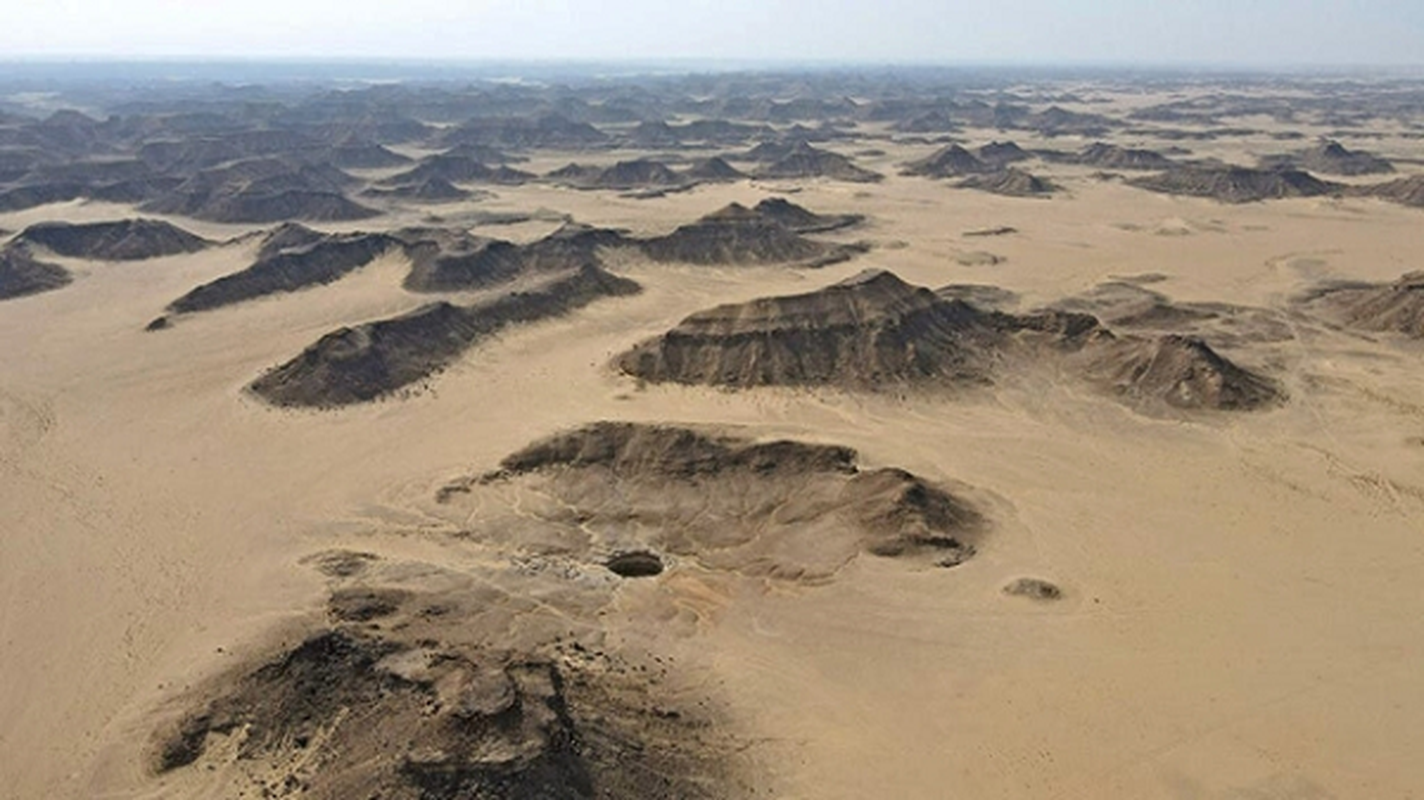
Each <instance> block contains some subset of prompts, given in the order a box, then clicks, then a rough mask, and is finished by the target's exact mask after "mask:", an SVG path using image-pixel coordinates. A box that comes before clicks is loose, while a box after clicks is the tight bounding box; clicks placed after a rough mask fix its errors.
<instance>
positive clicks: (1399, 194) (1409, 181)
mask: <svg viewBox="0 0 1424 800" xmlns="http://www.w3.org/2000/svg"><path fill="white" fill-rule="evenodd" d="M1355 193H1356V194H1363V195H1367V196H1370V197H1378V198H1380V199H1381V200H1388V201H1390V202H1391V203H1399V204H1400V205H1404V206H1412V207H1414V208H1424V175H1411V176H1409V177H1408V178H1400V179H1399V180H1396V181H1388V182H1386V183H1377V184H1375V185H1373V186H1365V187H1359V188H1357V189H1356V190H1355Z"/></svg>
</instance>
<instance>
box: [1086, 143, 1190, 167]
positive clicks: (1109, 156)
mask: <svg viewBox="0 0 1424 800" xmlns="http://www.w3.org/2000/svg"><path fill="white" fill-rule="evenodd" d="M1073 161H1074V163H1077V164H1084V165H1086V166H1091V167H1100V168H1102V169H1143V170H1147V169H1151V170H1159V169H1171V168H1172V167H1174V166H1176V162H1175V161H1173V160H1172V159H1170V158H1168V157H1166V156H1164V155H1162V154H1161V153H1159V152H1157V151H1155V150H1142V149H1135V148H1129V147H1122V146H1120V145H1115V144H1107V143H1106V142H1094V143H1092V144H1090V145H1088V146H1087V147H1085V148H1083V150H1082V151H1081V152H1079V153H1078V154H1077V156H1076V157H1074V158H1073Z"/></svg>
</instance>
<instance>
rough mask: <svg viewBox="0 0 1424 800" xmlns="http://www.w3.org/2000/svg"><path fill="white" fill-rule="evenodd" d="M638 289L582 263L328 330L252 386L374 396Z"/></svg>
mask: <svg viewBox="0 0 1424 800" xmlns="http://www.w3.org/2000/svg"><path fill="white" fill-rule="evenodd" d="M639 290H640V288H639V286H638V285H637V284H636V283H634V282H632V281H630V280H627V279H624V278H619V277H616V276H614V275H610V274H609V273H607V272H604V271H603V270H601V269H599V268H597V267H586V268H583V269H580V270H577V271H575V272H570V273H565V274H563V275H557V276H554V277H553V278H552V279H551V280H549V281H547V282H546V283H545V284H543V285H542V286H539V287H537V288H533V289H530V290H528V291H518V292H512V293H509V294H505V295H502V296H500V297H497V298H494V299H492V300H488V301H485V302H482V303H478V304H476V305H472V306H456V305H452V304H450V303H445V302H440V303H433V304H431V305H427V306H424V307H422V308H420V309H417V310H415V311H412V312H411V313H409V314H405V315H402V316H399V317H394V318H391V319H386V320H380V321H377V322H368V323H366V324H364V325H358V326H356V327H354V328H342V329H341V330H338V331H334V332H332V333H329V334H327V335H326V336H323V337H322V338H321V339H320V340H318V341H317V342H316V343H315V344H313V345H312V346H311V347H308V348H307V349H306V350H305V351H303V352H302V353H301V354H300V355H298V356H297V357H296V358H294V359H292V360H291V361H288V362H287V363H285V364H282V365H281V366H278V367H276V368H275V369H273V370H271V371H270V372H268V373H266V374H265V375H263V376H262V377H260V378H258V379H257V380H256V381H254V382H253V383H252V385H251V387H250V389H251V391H252V392H253V393H254V394H256V395H257V396H259V397H261V398H262V399H264V400H266V401H267V402H269V403H272V404H273V405H277V406H287V407H310V408H327V407H334V406H342V405H349V404H352V403H360V402H365V401H368V400H374V399H376V398H379V397H382V396H385V395H388V394H390V393H392V392H394V391H396V390H399V389H402V388H404V387H406V386H410V385H411V384H414V383H418V382H419V381H421V380H424V379H426V378H429V377H430V376H432V375H434V374H436V373H437V372H440V371H441V370H443V369H444V368H445V367H447V366H449V365H450V364H451V363H453V362H455V361H456V360H457V359H459V357H460V356H461V355H462V354H464V352H465V351H466V350H468V349H469V348H471V347H473V346H474V345H475V344H477V343H479V342H480V341H482V340H484V339H486V338H488V337H490V336H492V335H494V334H495V333H497V332H498V331H500V330H502V329H504V328H507V327H509V326H512V325H517V324H523V323H529V322H536V321H538V320H543V319H549V318H553V317H558V316H562V315H564V314H567V313H569V312H570V311H573V310H574V309H577V308H580V307H582V306H585V305H587V304H589V303H591V302H593V301H595V300H598V299H600V298H603V297H615V296H620V295H628V294H632V293H636V292H638V291H639Z"/></svg>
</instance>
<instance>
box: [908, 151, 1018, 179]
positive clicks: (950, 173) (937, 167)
mask: <svg viewBox="0 0 1424 800" xmlns="http://www.w3.org/2000/svg"><path fill="white" fill-rule="evenodd" d="M995 169H997V167H996V166H995V165H994V164H991V163H986V162H985V161H983V160H981V159H980V158H979V157H978V156H976V155H974V154H973V153H971V152H969V151H968V150H966V149H964V148H963V147H961V146H960V145H957V144H952V145H949V146H947V147H944V148H941V149H940V150H937V151H936V152H934V153H933V154H931V155H929V156H927V157H925V158H922V159H920V160H918V161H911V162H910V163H908V164H906V165H905V166H904V169H903V171H902V174H904V175H918V176H922V177H926V178H957V177H961V176H964V175H977V174H979V173H981V172H993V171H995Z"/></svg>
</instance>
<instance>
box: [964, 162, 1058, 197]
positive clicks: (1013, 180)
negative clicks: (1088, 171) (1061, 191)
mask: <svg viewBox="0 0 1424 800" xmlns="http://www.w3.org/2000/svg"><path fill="white" fill-rule="evenodd" d="M956 185H957V186H958V187H959V188H961V189H978V190H979V191H981V192H990V193H991V194H1001V195H1005V196H1007V197H1043V196H1046V195H1049V194H1052V193H1053V192H1055V191H1057V190H1058V187H1057V186H1055V185H1053V183H1051V182H1049V181H1048V180H1046V179H1044V178H1040V177H1038V176H1036V175H1030V174H1029V173H1027V172H1024V171H1023V170H1021V169H1015V168H1013V167H1009V168H1008V169H1004V170H1000V171H998V172H989V173H985V174H982V175H971V176H969V177H968V178H965V179H964V180H962V181H960V182H959V183H958V184H956Z"/></svg>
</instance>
